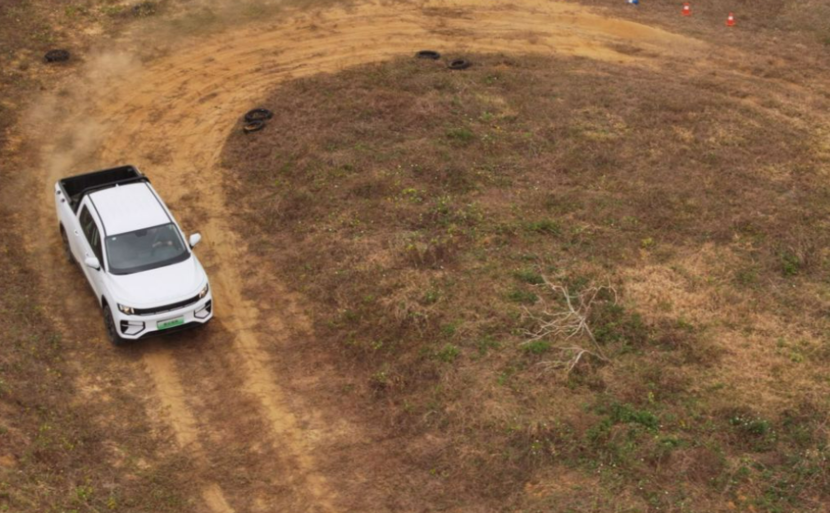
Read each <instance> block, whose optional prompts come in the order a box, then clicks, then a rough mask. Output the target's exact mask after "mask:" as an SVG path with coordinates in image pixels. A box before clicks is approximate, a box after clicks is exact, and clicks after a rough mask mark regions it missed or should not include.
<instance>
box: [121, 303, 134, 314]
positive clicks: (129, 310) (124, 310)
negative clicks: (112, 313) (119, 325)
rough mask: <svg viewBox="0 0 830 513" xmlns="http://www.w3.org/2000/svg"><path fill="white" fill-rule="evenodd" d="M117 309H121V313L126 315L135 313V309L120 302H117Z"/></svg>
mask: <svg viewBox="0 0 830 513" xmlns="http://www.w3.org/2000/svg"><path fill="white" fill-rule="evenodd" d="M118 309H119V310H121V312H122V313H125V314H127V315H133V314H134V313H135V309H134V308H133V307H131V306H124V305H122V304H119V305H118Z"/></svg>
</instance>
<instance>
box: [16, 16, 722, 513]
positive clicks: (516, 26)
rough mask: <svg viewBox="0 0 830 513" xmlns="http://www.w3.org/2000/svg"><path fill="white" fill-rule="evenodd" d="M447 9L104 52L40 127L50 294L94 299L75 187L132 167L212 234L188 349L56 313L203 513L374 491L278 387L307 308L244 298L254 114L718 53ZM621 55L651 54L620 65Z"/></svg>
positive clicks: (676, 40) (307, 506) (318, 502)
mask: <svg viewBox="0 0 830 513" xmlns="http://www.w3.org/2000/svg"><path fill="white" fill-rule="evenodd" d="M436 5H438V4H436ZM440 5H441V6H440V7H437V6H436V7H432V6H430V5H429V4H426V5H419V6H415V5H407V6H401V5H390V6H377V5H362V6H358V7H355V8H352V9H349V10H343V9H331V10H328V11H324V12H321V13H316V14H313V15H312V14H304V13H297V14H296V15H295V16H294V17H292V18H288V19H286V21H284V22H280V23H274V24H267V25H265V24H263V25H262V26H258V27H245V28H242V29H238V30H234V31H231V32H227V33H224V34H222V35H221V36H220V37H215V38H208V39H206V40H198V41H196V40H194V41H192V42H190V43H188V44H186V45H184V47H183V49H182V50H180V51H176V52H175V53H174V54H172V55H168V56H165V57H162V58H158V59H155V60H153V61H151V62H149V63H147V64H143V65H142V64H139V63H138V62H137V61H136V60H134V59H132V58H131V57H130V54H129V52H128V51H126V52H125V53H119V52H113V53H108V54H105V55H102V56H100V57H99V58H98V59H97V60H95V61H94V62H90V64H89V66H87V68H86V71H85V72H84V76H81V77H78V80H77V83H76V84H75V85H74V86H72V87H73V90H74V91H75V92H74V93H73V95H71V96H70V98H71V99H72V101H66V98H65V97H63V99H61V100H59V98H58V97H49V98H45V99H44V100H43V102H41V107H40V108H39V109H38V112H36V113H35V114H34V117H35V118H37V117H38V116H40V115H43V114H49V115H53V114H54V113H55V112H57V113H59V117H58V119H59V120H60V122H59V123H58V124H57V125H56V126H55V132H54V133H53V134H52V136H51V137H50V141H52V142H51V143H48V144H46V143H44V144H43V146H42V166H41V167H39V168H38V169H40V170H41V171H40V172H41V173H42V174H41V176H39V177H38V179H39V182H40V183H41V184H42V187H43V188H42V194H43V196H42V197H43V201H42V202H40V203H39V205H40V208H39V211H38V215H39V220H38V221H39V223H40V226H39V230H37V231H38V232H40V233H49V234H51V235H50V236H49V237H48V238H47V239H46V240H45V241H39V242H38V241H30V243H31V244H32V245H33V246H35V247H36V248H37V254H38V256H39V258H40V259H41V262H40V264H41V267H42V268H43V269H45V270H46V273H47V275H46V277H45V278H44V283H50V284H54V285H56V286H55V288H54V289H53V290H80V289H82V288H85V285H84V284H83V282H82V278H81V276H80V273H74V272H67V268H66V267H65V266H63V265H61V263H60V260H59V243H58V238H57V230H55V226H54V224H55V221H54V212H53V204H52V201H51V194H52V193H51V190H52V189H51V188H52V184H53V183H54V182H55V181H56V180H57V179H59V178H60V177H62V176H66V175H70V174H74V173H78V172H81V171H85V170H88V169H93V168H100V167H105V166H111V165H117V164H121V163H133V164H136V165H138V166H139V167H140V168H142V169H143V170H144V171H145V172H147V174H148V175H149V176H150V178H151V179H152V181H153V182H154V184H155V186H156V187H157V189H158V190H159V191H160V193H161V195H162V196H163V197H164V198H165V199H166V200H168V202H169V203H170V205H171V207H172V209H173V210H174V213H176V214H177V216H178V217H179V219H180V221H181V222H182V224H183V228H184V229H185V230H186V231H188V232H193V231H197V230H198V231H200V232H201V233H202V234H203V236H204V240H205V242H204V243H203V245H202V246H201V247H200V248H199V249H198V253H199V255H200V258H201V259H202V261H203V263H204V264H205V267H206V268H207V270H208V273H209V275H210V277H211V280H212V284H213V290H214V295H215V298H216V308H217V318H216V320H215V321H214V322H213V323H212V325H211V326H209V327H208V328H207V329H205V330H201V331H198V332H196V333H193V334H189V335H185V336H183V337H182V340H177V341H174V342H171V341H170V340H158V341H151V342H148V343H142V344H140V345H139V346H136V347H133V348H131V349H127V350H125V351H115V350H113V349H112V348H110V347H109V346H108V345H107V343H106V342H105V338H104V332H103V328H99V326H100V324H101V323H100V315H99V312H98V311H97V308H95V300H94V299H93V298H92V297H91V296H90V295H89V294H88V293H78V294H73V295H72V296H71V297H63V298H58V297H55V298H53V305H57V306H58V307H59V309H58V311H59V312H60V314H59V315H56V316H55V317H56V319H60V318H62V319H70V320H68V321H64V322H63V323H62V328H63V329H64V331H65V333H66V335H67V336H68V337H78V338H81V337H86V338H87V339H88V340H89V343H88V347H89V349H88V351H87V352H84V353H83V354H78V355H73V357H74V358H75V359H76V360H77V361H78V365H79V367H82V369H83V370H82V371H81V374H82V375H84V376H85V377H86V379H85V380H84V381H85V386H84V387H83V389H84V390H86V391H87V392H86V393H87V397H86V398H85V399H86V400H87V401H89V402H91V403H92V404H98V403H100V402H101V401H103V400H105V397H106V395H107V388H108V387H114V386H119V385H118V384H116V383H132V386H131V387H130V389H131V390H132V391H133V393H134V394H135V398H136V400H137V401H140V402H142V404H145V405H146V409H147V411H148V415H149V416H150V417H151V418H153V419H155V421H156V424H157V429H158V430H159V431H160V432H164V431H167V430H169V431H171V432H172V434H173V438H174V440H175V443H176V445H177V446H178V447H179V449H183V450H186V451H187V452H189V454H191V456H192V458H193V460H194V462H195V465H196V466H197V468H199V469H200V471H199V475H198V476H194V481H196V482H198V483H199V486H200V487H201V490H202V492H201V499H200V501H201V504H202V506H200V507H199V508H198V509H199V510H204V511H211V512H227V511H339V510H344V509H347V508H345V507H344V506H343V504H344V501H343V500H342V495H343V494H344V493H355V492H358V491H360V489H361V487H371V486H373V485H372V473H371V469H368V470H367V469H356V468H354V469H352V468H342V467H334V466H333V465H331V464H327V465H324V464H321V463H320V461H322V460H325V456H326V452H327V451H328V450H329V449H330V448H332V447H338V446H343V445H348V442H349V441H351V440H355V439H360V438H361V437H364V436H366V435H365V430H364V428H362V427H361V426H359V425H356V424H354V423H351V422H349V421H346V420H341V421H340V422H337V423H331V422H325V421H324V420H323V418H324V417H323V416H322V415H321V413H325V412H319V411H315V407H314V405H311V404H309V401H308V400H307V399H305V400H304V398H303V397H288V396H287V394H286V393H285V391H284V389H283V388H282V387H281V385H280V383H281V382H282V381H283V380H284V378H285V377H284V376H280V375H277V373H276V372H275V371H274V368H275V366H274V362H272V361H271V359H270V356H269V354H270V353H269V352H268V351H266V349H265V348H266V347H270V346H274V345H276V346H279V345H280V344H281V343H283V342H284V341H285V340H287V339H288V337H292V336H302V333H303V332H304V331H305V330H307V328H308V320H307V319H305V318H304V316H303V313H302V309H301V307H300V306H299V305H298V304H297V302H296V301H295V300H294V299H293V298H291V297H289V296H288V295H285V294H283V297H284V298H285V299H284V301H282V303H281V304H280V305H277V308H276V309H277V310H278V311H281V312H283V314H282V315H281V316H279V317H275V316H273V315H269V316H266V315H264V314H263V313H262V311H261V309H260V308H259V306H258V305H257V304H256V303H255V302H253V301H251V300H250V299H248V298H247V297H246V296H245V294H244V291H245V290H246V287H247V286H248V285H250V284H252V283H256V281H257V280H258V279H259V278H258V277H257V276H256V274H255V273H252V272H249V271H248V270H249V269H256V268H257V263H256V262H254V261H252V260H251V257H249V256H248V255H247V254H246V251H245V245H244V241H241V240H239V239H238V237H237V236H236V235H235V232H234V229H233V226H232V224H231V223H230V222H229V220H228V218H227V217H226V215H225V212H226V210H227V207H226V203H227V202H236V201H238V199H236V198H227V197H225V196H224V194H223V191H222V189H221V183H222V179H223V176H222V173H223V170H222V167H221V165H220V162H219V155H220V153H221V149H222V146H223V144H224V141H225V139H226V138H227V136H228V134H229V132H230V131H231V130H236V129H238V128H239V127H238V119H239V116H240V114H241V113H242V112H244V111H245V110H246V109H247V108H249V107H252V106H255V105H256V103H257V99H258V98H260V97H261V96H262V95H264V94H265V93H266V92H267V91H268V90H269V89H271V88H273V87H274V86H275V85H276V84H278V83H280V82H282V81H286V80H290V79H292V78H296V77H301V76H306V75H311V74H316V73H320V72H335V71H337V70H340V69H343V68H345V67H348V66H353V65H356V64H361V63H366V62H372V61H378V60H383V59H387V58H390V57H392V56H396V55H401V54H403V55H406V54H412V53H413V52H414V51H416V50H420V49H427V48H430V49H432V48H434V49H437V50H444V49H452V50H461V51H463V50H470V51H476V52H503V53H507V54H523V53H532V52H540V53H551V52H552V53H557V54H569V55H578V56H584V57H589V58H594V59H601V60H611V61H615V62H618V61H624V62H632V64H634V65H642V66H650V65H651V61H650V58H651V57H657V56H661V55H666V53H667V52H674V51H677V49H682V51H683V53H684V55H685V56H686V57H687V58H694V55H690V52H691V53H692V54H694V53H700V54H702V53H704V52H705V45H704V44H703V43H700V42H697V41H693V40H688V39H686V38H683V37H681V36H677V35H673V34H670V33H667V32H664V31H661V30H658V29H653V28H649V27H646V26H643V25H638V24H635V23H632V22H628V21H622V20H613V19H607V18H602V17H600V16H598V15H596V14H594V13H592V12H591V11H588V10H586V9H584V8H580V7H578V6H575V5H571V4H557V3H550V2H540V1H535V0H529V1H526V0H520V1H518V2H515V3H513V4H510V5H506V6H494V5H493V3H492V2H479V1H473V2H454V3H453V4H452V7H451V8H450V7H448V4H446V3H441V4H440ZM619 45H625V46H626V47H636V48H638V49H639V50H641V51H640V52H638V53H632V52H626V53H620V51H618V50H615V48H617V47H618V46H619ZM633 55H636V57H635V56H633ZM650 56H651V57H650ZM102 70H105V71H106V72H102ZM276 286H278V285H276ZM300 299H301V298H300ZM269 306H271V307H273V306H274V305H269ZM297 372H306V370H302V369H298V370H297ZM315 372H319V371H315ZM113 376H118V377H119V380H114V379H111V378H112V377H113ZM145 384H152V386H147V385H145ZM342 461H343V459H342V458H341V462H342ZM229 465H237V467H236V468H245V469H248V470H251V469H253V470H252V473H255V474H256V476H257V481H256V482H255V484H251V485H250V486H248V487H246V486H245V485H244V484H243V485H240V484H238V483H237V482H235V477H236V475H235V474H234V473H233V471H230V470H227V469H228V466H229ZM361 473H363V474H365V475H366V476H367V478H364V479H365V481H366V482H365V483H363V484H361V483H360V482H359V480H358V478H357V477H354V476H357V475H359V474H361ZM387 493H395V491H394V490H392V491H388V492H387ZM377 508H378V509H384V508H382V507H380V506H378V507H377Z"/></svg>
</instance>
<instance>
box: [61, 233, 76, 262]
mask: <svg viewBox="0 0 830 513" xmlns="http://www.w3.org/2000/svg"><path fill="white" fill-rule="evenodd" d="M61 242H62V243H63V256H64V258H66V261H67V262H69V263H70V264H71V263H74V262H75V257H73V256H72V249H70V248H69V238H68V237H67V236H66V230H64V229H63V226H61Z"/></svg>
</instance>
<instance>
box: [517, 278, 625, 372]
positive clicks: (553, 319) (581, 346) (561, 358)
mask: <svg viewBox="0 0 830 513" xmlns="http://www.w3.org/2000/svg"><path fill="white" fill-rule="evenodd" d="M542 278H543V280H544V282H545V283H544V286H545V287H547V288H548V289H549V290H550V291H551V292H553V294H554V295H555V296H557V297H558V296H561V297H562V299H563V301H564V305H563V306H564V308H561V307H560V308H559V309H558V310H555V309H552V308H551V307H550V306H549V304H548V303H547V302H545V301H544V299H542V303H543V305H544V306H543V309H542V311H541V313H533V312H531V311H530V310H529V309H528V308H525V309H524V311H525V313H526V314H527V315H528V316H529V317H530V318H531V319H532V320H533V321H534V322H535V323H536V328H535V329H532V330H526V334H527V336H528V338H527V339H526V340H525V341H524V342H522V345H523V346H526V345H529V344H532V343H534V342H537V341H540V340H552V341H557V340H559V341H560V342H561V344H560V345H554V346H553V347H551V349H552V350H554V351H555V352H557V353H558V356H557V357H556V358H554V359H546V360H543V361H541V362H539V363H538V364H537V365H539V366H540V367H542V368H544V369H546V370H548V369H564V370H565V373H566V374H569V373H570V372H571V371H572V370H574V368H575V367H576V366H577V365H578V364H579V362H580V361H581V360H582V359H583V357H584V356H586V355H588V356H593V357H594V358H596V359H598V360H600V361H603V362H608V361H609V359H608V357H607V356H606V355H605V354H604V352H603V351H602V348H601V347H600V345H599V343H598V342H597V339H596V338H595V337H594V333H593V332H592V331H591V327H590V326H589V325H588V319H589V317H590V315H591V307H592V306H593V304H594V302H595V301H596V300H597V298H598V296H599V295H600V293H602V292H603V291H605V292H610V293H611V294H612V295H613V300H612V301H613V304H616V303H617V291H616V290H615V289H614V288H613V287H611V286H601V287H590V288H586V289H584V290H582V291H580V292H578V293H576V294H572V293H571V292H569V291H568V289H567V288H566V287H565V286H563V285H557V284H555V283H553V282H551V281H550V280H549V279H548V278H547V277H545V276H543V277H542ZM580 339H581V340H582V341H583V342H584V341H586V340H587V341H588V342H590V344H589V345H586V344H585V343H579V340H580Z"/></svg>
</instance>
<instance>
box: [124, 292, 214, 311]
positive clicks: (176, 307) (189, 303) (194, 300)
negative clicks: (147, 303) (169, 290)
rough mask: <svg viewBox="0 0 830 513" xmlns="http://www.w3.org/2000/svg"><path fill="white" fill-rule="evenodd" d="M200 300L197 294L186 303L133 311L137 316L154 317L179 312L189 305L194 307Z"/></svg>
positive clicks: (181, 302)
mask: <svg viewBox="0 0 830 513" xmlns="http://www.w3.org/2000/svg"><path fill="white" fill-rule="evenodd" d="M199 299H201V298H200V297H199V294H196V295H195V296H193V297H192V298H189V299H185V300H184V301H179V302H178V303H173V304H170V305H164V306H157V307H155V308H135V309H134V310H133V311H134V312H135V315H152V314H157V313H164V312H169V311H171V310H178V309H179V308H184V307H186V306H187V305H192V304H193V303H196V302H197V301H199Z"/></svg>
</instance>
